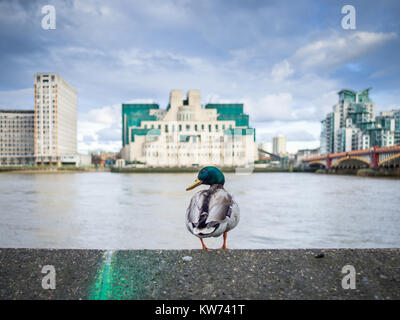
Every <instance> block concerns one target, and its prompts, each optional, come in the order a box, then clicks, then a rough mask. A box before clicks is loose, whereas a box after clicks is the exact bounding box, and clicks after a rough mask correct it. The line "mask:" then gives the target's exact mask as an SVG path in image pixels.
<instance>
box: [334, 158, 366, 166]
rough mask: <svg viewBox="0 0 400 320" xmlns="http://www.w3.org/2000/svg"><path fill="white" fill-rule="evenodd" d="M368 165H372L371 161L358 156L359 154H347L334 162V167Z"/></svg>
mask: <svg viewBox="0 0 400 320" xmlns="http://www.w3.org/2000/svg"><path fill="white" fill-rule="evenodd" d="M365 165H367V166H368V167H369V166H370V162H369V161H368V160H366V159H364V158H361V157H357V156H347V157H344V158H340V159H338V160H336V161H335V162H333V163H332V167H339V166H349V167H354V168H358V167H361V166H365Z"/></svg>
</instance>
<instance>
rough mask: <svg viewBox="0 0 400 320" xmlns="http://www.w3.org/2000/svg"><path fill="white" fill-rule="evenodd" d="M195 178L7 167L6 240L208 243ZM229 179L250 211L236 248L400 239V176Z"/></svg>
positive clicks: (0, 196) (62, 244) (2, 205)
mask: <svg viewBox="0 0 400 320" xmlns="http://www.w3.org/2000/svg"><path fill="white" fill-rule="evenodd" d="M194 178H195V175H194V174H113V173H74V174H67V173H63V174H20V173H19V174H4V173H3V174H0V247H33V248H99V249H108V248H114V249H116V248H119V249H139V248H147V249H156V248H165V249H166V248H168V249H170V248H174V249H187V248H201V245H200V241H199V240H198V239H197V238H196V237H194V236H193V235H191V234H190V233H189V232H188V231H187V230H186V227H185V224H184V221H185V212H186V208H187V206H188V204H189V201H190V198H191V196H192V195H193V194H194V193H195V192H196V191H197V190H196V189H195V190H192V191H189V192H186V191H185V187H186V186H188V185H189V184H191V183H192V181H193V180H194ZM226 181H227V182H226V185H225V188H226V189H227V190H228V191H230V192H231V193H232V194H233V196H234V198H235V199H236V201H237V202H238V204H239V206H240V209H241V221H240V223H239V225H238V226H237V227H236V228H235V229H234V230H232V231H231V232H230V233H229V235H228V247H230V248H311V247H319V248H322V247H324V248H328V247H329V248H332V247H353V248H365V247H400V196H399V190H400V180H390V179H371V178H361V177H352V176H332V175H330V176H328V175H318V174H311V173H257V174H252V175H235V174H227V175H226ZM200 188H204V186H203V187H200ZM198 189H199V188H198ZM221 242H222V239H220V238H219V239H206V243H207V244H208V245H210V246H211V247H217V246H220V245H221Z"/></svg>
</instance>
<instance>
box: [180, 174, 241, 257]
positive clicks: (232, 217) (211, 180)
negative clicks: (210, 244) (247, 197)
mask: <svg viewBox="0 0 400 320" xmlns="http://www.w3.org/2000/svg"><path fill="white" fill-rule="evenodd" d="M201 184H205V185H209V186H210V188H208V189H205V190H201V191H199V192H197V193H195V194H194V196H193V197H192V199H191V201H190V204H189V207H188V209H187V211H186V227H187V228H188V230H189V231H190V232H191V233H192V234H194V235H195V236H197V237H199V238H200V241H201V245H202V247H203V249H205V250H207V249H208V248H207V247H206V245H205V244H204V242H203V238H209V237H219V236H220V235H221V234H223V235H224V243H223V245H222V247H221V249H227V247H226V238H227V232H228V231H229V230H232V229H233V228H234V227H236V225H237V224H238V223H239V215H240V211H239V206H238V205H237V203H236V202H235V201H234V200H233V199H232V196H231V195H230V194H229V192H227V191H226V190H225V189H224V184H225V177H224V175H223V173H222V172H221V171H220V170H219V169H218V168H216V167H204V168H202V169H201V170H200V171H199V174H198V176H197V179H196V181H195V182H194V183H193V184H192V185H190V186H189V187H187V188H186V191H188V190H192V189H194V188H196V187H197V186H199V185H201Z"/></svg>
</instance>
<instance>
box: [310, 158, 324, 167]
mask: <svg viewBox="0 0 400 320" xmlns="http://www.w3.org/2000/svg"><path fill="white" fill-rule="evenodd" d="M308 165H309V166H310V167H311V166H317V165H319V166H321V167H324V168H326V163H325V162H324V161H322V160H315V161H311V162H309V163H308Z"/></svg>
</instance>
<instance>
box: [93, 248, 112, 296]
mask: <svg viewBox="0 0 400 320" xmlns="http://www.w3.org/2000/svg"><path fill="white" fill-rule="evenodd" d="M112 258H113V251H112V250H109V251H106V252H105V253H104V256H103V262H102V264H101V266H100V268H99V270H98V271H97V276H96V280H95V282H94V285H93V287H92V289H91V290H90V295H89V299H90V300H108V299H110V298H113V296H112V294H111V293H112V292H111V291H112V268H113V264H112V262H113V261H112V260H113V259H112Z"/></svg>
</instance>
